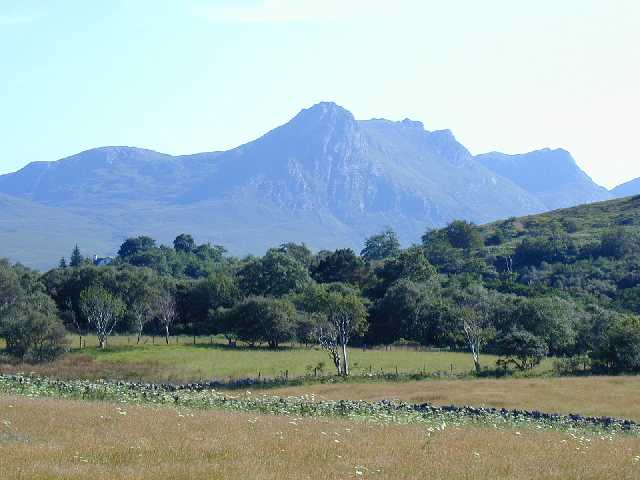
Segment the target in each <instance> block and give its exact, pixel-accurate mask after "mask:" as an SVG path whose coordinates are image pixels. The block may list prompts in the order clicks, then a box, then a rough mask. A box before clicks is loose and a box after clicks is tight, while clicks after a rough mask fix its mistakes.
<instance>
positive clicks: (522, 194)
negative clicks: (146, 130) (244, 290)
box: [0, 103, 609, 268]
mask: <svg viewBox="0 0 640 480" xmlns="http://www.w3.org/2000/svg"><path fill="white" fill-rule="evenodd" d="M540 165H543V167H542V168H541V167H540ZM540 172H543V174H541V173H540ZM533 173H535V174H536V175H535V178H529V176H531V175H533ZM0 193H2V194H4V195H6V196H8V197H6V198H7V199H8V198H11V199H12V200H11V201H10V203H11V205H12V207H11V208H7V209H4V212H3V217H2V218H3V224H2V225H3V227H4V228H5V229H9V230H11V231H13V232H14V234H13V235H12V236H7V237H3V240H4V241H3V243H2V247H1V248H0V256H9V257H10V258H12V259H13V260H21V261H24V262H26V263H28V264H30V265H32V266H37V267H39V268H46V267H50V266H52V265H53V263H55V262H56V261H57V258H59V257H60V256H61V255H63V254H67V253H68V251H69V249H70V248H71V247H72V246H73V244H75V243H76V242H77V243H78V244H79V245H80V246H81V248H82V249H83V251H84V253H86V254H92V253H98V254H101V255H104V254H110V253H113V252H115V251H116V250H117V247H118V245H119V244H120V243H121V242H122V241H123V240H124V239H125V238H126V237H128V236H131V235H137V234H148V235H151V236H153V237H155V238H157V239H159V240H160V241H162V242H170V241H171V240H172V239H173V238H174V237H175V235H176V234H178V233H181V232H189V233H192V234H193V235H194V236H195V237H196V239H197V240H198V241H199V242H206V241H211V242H213V243H217V244H222V245H225V246H226V247H228V248H229V250H230V251H231V252H232V253H235V254H245V253H261V252H263V251H264V250H265V249H266V248H268V247H270V246H273V245H276V244H278V243H281V242H285V241H298V242H306V243H307V244H308V245H310V246H311V247H313V248H315V249H321V248H337V247H344V246H351V247H354V248H357V249H359V248H360V247H361V245H362V241H363V239H364V237H365V236H367V235H370V234H372V233H374V232H376V231H379V230H380V229H381V228H383V227H385V226H391V227H393V228H394V229H396V230H397V231H398V233H399V235H400V238H401V240H402V241H403V242H404V243H410V242H412V241H417V240H418V239H419V237H420V235H421V234H422V233H424V231H425V229H427V228H434V227H439V226H443V225H444V224H446V223H448V222H449V221H451V220H453V219H466V220H471V221H474V222H476V223H486V222H491V221H493V220H496V219H499V218H507V217H511V216H518V215H526V214H532V213H537V212H542V211H545V210H548V209H551V208H557V207H561V206H569V205H574V204H578V203H584V202H590V201H596V200H601V199H604V198H609V193H608V192H607V191H606V190H604V189H602V188H601V187H598V186H597V185H595V184H594V183H593V182H591V180H590V179H589V178H588V177H587V176H586V174H584V172H582V171H581V170H580V169H579V168H578V166H577V165H576V164H575V162H574V161H573V159H572V158H571V157H570V155H569V154H568V153H566V152H564V151H550V150H543V151H540V152H532V153H530V154H525V155H522V156H507V155H503V154H497V153H494V154H487V155H481V156H478V157H474V156H472V155H471V154H470V153H469V151H468V150H467V149H466V148H465V147H464V146H463V145H461V144H460V143H459V142H458V141H457V140H456V139H455V137H454V136H453V134H452V133H451V132H450V131H448V130H440V131H429V130H426V129H425V128H424V126H423V125H422V123H420V122H415V121H411V120H404V121H400V122H393V121H389V120H384V119H373V120H365V121H358V120H356V119H355V118H354V117H353V115H352V114H351V113H350V112H348V111H347V110H345V109H344V108H342V107H339V106H338V105H336V104H334V103H320V104H318V105H315V106H313V107H311V108H308V109H305V110H302V111H301V112H300V113H299V114H298V115H296V117H295V118H293V119H292V120H291V121H290V122H288V123H287V124H285V125H283V126H281V127H278V128H276V129H274V130H272V131H271V132H269V133H267V134H266V135H264V136H263V137H261V138H259V139H257V140H255V141H253V142H250V143H247V144H246V145H242V146H240V147H238V148H235V149H232V150H229V151H226V152H212V153H201V154H196V155H187V156H170V155H166V154H162V153H158V152H154V151H151V150H144V149H139V148H132V147H103V148H97V149H93V150H89V151H86V152H82V153H80V154H77V155H74V156H72V157H69V158H65V159H62V160H59V161H57V162H38V163H31V164H29V165H27V166H26V167H25V168H23V169H21V170H20V171H18V172H15V173H12V174H8V175H3V176H0ZM7 201H8V202H9V200H7ZM20 202H23V203H20ZM26 212H28V213H26ZM25 215H28V216H29V223H28V224H25V223H24V217H25ZM54 219H55V221H54ZM52 224H55V225H57V227H56V228H59V229H60V235H61V236H60V237H59V241H58V242H49V241H48V240H47V238H46V236H45V235H43V234H45V233H46V232H47V229H46V226H49V225H52ZM51 228H52V230H51V231H52V232H54V231H58V230H55V229H53V227H51ZM27 242H28V245H29V247H27V246H26V245H27ZM36 252H37V253H36Z"/></svg>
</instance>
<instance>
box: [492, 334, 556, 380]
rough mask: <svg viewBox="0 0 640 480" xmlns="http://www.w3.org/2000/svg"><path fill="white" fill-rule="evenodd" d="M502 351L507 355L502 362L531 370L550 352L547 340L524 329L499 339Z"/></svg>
mask: <svg viewBox="0 0 640 480" xmlns="http://www.w3.org/2000/svg"><path fill="white" fill-rule="evenodd" d="M498 345H499V348H500V351H501V352H502V354H503V355H505V356H506V359H504V360H503V361H502V362H501V363H502V364H503V365H504V366H506V365H509V364H511V365H513V366H515V367H516V368H517V369H518V370H523V371H524V370H531V369H533V368H535V367H537V366H538V365H540V362H541V361H542V360H543V359H544V357H545V356H546V355H547V354H548V353H549V347H547V344H546V343H545V341H544V340H543V339H542V338H540V337H537V336H535V335H533V334H532V333H530V332H527V331H524V330H514V331H512V332H510V333H507V334H506V335H504V336H502V337H501V338H500V339H499V340H498Z"/></svg>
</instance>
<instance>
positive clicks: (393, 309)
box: [367, 279, 443, 345]
mask: <svg viewBox="0 0 640 480" xmlns="http://www.w3.org/2000/svg"><path fill="white" fill-rule="evenodd" d="M438 290H439V286H438V285H435V284H417V283H414V282H412V281H411V280H409V279H402V280H398V281H397V282H395V283H394V284H393V285H392V286H391V287H390V288H389V289H388V290H387V291H386V293H385V295H384V297H383V298H382V299H380V300H379V301H378V302H377V304H376V306H375V308H373V309H372V313H371V319H370V329H369V333H368V335H367V338H372V339H374V340H375V341H376V342H383V343H387V344H389V343H392V342H394V341H397V340H399V339H401V338H403V339H406V340H414V341H418V342H421V343H423V344H432V345H433V344H434V343H435V342H436V341H438V340H440V339H441V337H442V333H441V329H442V327H443V324H442V322H441V318H442V317H441V315H439V313H442V311H441V310H440V311H439V308H440V307H441V306H442V305H441V304H442V299H441V298H440V294H439V291H438Z"/></svg>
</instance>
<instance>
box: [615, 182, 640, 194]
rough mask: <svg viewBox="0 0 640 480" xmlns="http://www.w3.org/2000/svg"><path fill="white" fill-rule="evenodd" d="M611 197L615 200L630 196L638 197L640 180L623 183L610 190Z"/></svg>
mask: <svg viewBox="0 0 640 480" xmlns="http://www.w3.org/2000/svg"><path fill="white" fill-rule="evenodd" d="M611 195H613V196H614V197H615V198H623V197H630V196H632V195H640V178H636V179H635V180H631V181H630V182H627V183H623V184H622V185H619V186H617V187H616V188H614V189H613V190H611Z"/></svg>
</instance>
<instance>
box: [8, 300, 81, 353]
mask: <svg viewBox="0 0 640 480" xmlns="http://www.w3.org/2000/svg"><path fill="white" fill-rule="evenodd" d="M66 333H67V332H66V330H65V328H64V326H63V325H62V322H61V321H60V319H59V318H57V317H56V316H54V315H51V314H47V313H43V312H40V311H37V310H31V309H20V310H18V311H16V312H14V314H13V315H12V316H10V317H8V318H5V320H4V321H2V322H0V336H2V337H3V338H4V339H5V343H6V352H7V353H8V354H9V355H11V356H13V357H15V358H17V359H19V360H21V361H33V362H45V361H51V360H54V359H55V358H56V357H58V356H60V355H61V354H63V353H64V352H66V351H67V350H68V348H69V342H68V340H67V338H66Z"/></svg>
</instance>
